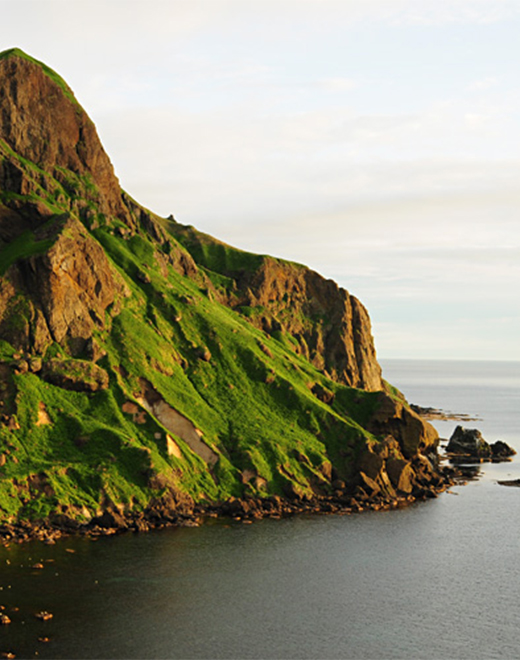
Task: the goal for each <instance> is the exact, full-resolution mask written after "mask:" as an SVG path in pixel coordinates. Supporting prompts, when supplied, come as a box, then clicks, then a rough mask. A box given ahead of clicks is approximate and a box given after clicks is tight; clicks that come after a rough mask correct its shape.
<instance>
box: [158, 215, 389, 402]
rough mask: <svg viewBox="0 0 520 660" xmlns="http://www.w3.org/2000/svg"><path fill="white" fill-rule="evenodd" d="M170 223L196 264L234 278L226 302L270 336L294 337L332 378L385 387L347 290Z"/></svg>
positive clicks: (364, 316) (362, 312)
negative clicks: (278, 334)
mask: <svg viewBox="0 0 520 660" xmlns="http://www.w3.org/2000/svg"><path fill="white" fill-rule="evenodd" d="M169 227H170V231H171V232H172V233H173V234H174V235H175V236H176V237H177V238H178V239H179V241H181V242H182V243H183V245H184V246H185V247H186V248H187V249H188V250H189V251H190V253H191V254H192V256H193V257H194V259H195V260H196V261H197V263H199V264H200V265H202V266H205V267H206V268H207V269H208V270H209V271H210V273H211V272H213V273H215V272H216V273H218V274H219V275H223V276H225V277H227V278H229V279H230V280H231V281H232V282H233V284H232V288H231V291H229V287H228V290H227V291H226V294H225V296H224V300H223V302H225V304H227V305H229V306H231V307H232V308H233V309H236V310H238V311H241V310H242V312H243V313H244V314H245V315H246V317H247V318H248V320H249V321H250V322H251V323H252V324H253V325H255V326H256V327H259V328H261V329H262V330H264V331H265V332H267V333H269V334H270V335H276V334H277V333H283V334H285V335H286V336H287V337H290V338H291V339H290V341H291V342H292V345H293V349H294V350H295V351H296V352H297V353H298V354H299V355H303V356H304V357H306V358H307V359H308V360H309V361H310V362H311V363H312V364H313V365H314V366H315V367H316V368H317V369H320V370H321V371H323V372H324V373H325V374H327V375H328V376H329V377H330V378H332V379H333V380H336V381H338V382H340V383H344V384H345V385H348V386H350V387H357V388H359V389H363V390H369V391H377V390H383V389H384V383H383V381H382V378H381V367H380V366H379V363H378V362H377V358H376V351H375V347H374V340H373V337H372V331H371V326H370V318H369V316H368V313H367V311H366V309H365V308H364V307H363V305H362V304H361V303H360V302H359V300H358V299H357V298H355V297H354V296H352V295H351V294H349V293H348V291H346V290H345V289H342V288H341V287H339V286H338V285H337V284H336V283H335V282H334V281H332V280H327V279H325V278H324V277H322V276H321V275H319V274H318V273H316V272H314V271H313V270H311V269H309V268H306V267H304V266H301V265H299V264H295V263H290V262H287V261H282V260H280V259H274V258H272V257H267V256H260V255H254V258H253V259H249V260H247V259H245V258H244V256H241V255H246V254H247V253H240V251H238V250H235V249H234V248H232V247H230V246H228V245H225V244H223V243H221V242H219V241H217V240H215V239H213V238H212V237H210V236H207V235H205V234H201V233H200V232H197V231H196V230H194V229H193V228H191V227H186V226H183V225H179V224H176V223H175V224H173V223H170V225H169ZM210 276H211V275H210Z"/></svg>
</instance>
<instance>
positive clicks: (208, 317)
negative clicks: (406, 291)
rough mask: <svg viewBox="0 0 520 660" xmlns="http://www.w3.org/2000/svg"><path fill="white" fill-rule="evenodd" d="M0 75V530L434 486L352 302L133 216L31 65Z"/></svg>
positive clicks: (97, 523) (57, 84) (114, 525)
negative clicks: (0, 527)
mask: <svg viewBox="0 0 520 660" xmlns="http://www.w3.org/2000/svg"><path fill="white" fill-rule="evenodd" d="M0 81H1V85H0V524H3V530H4V534H5V535H9V534H11V535H12V534H16V533H18V534H21V533H22V532H21V531H20V530H22V531H23V530H24V529H25V530H26V531H25V532H23V534H29V533H33V535H34V534H36V532H34V530H39V531H38V532H37V534H40V537H44V536H45V535H46V534H49V533H51V531H52V530H54V531H52V533H53V534H59V533H60V530H63V529H89V530H91V531H92V530H94V531H95V532H96V533H102V531H103V530H105V531H106V530H113V529H123V528H127V527H131V528H133V529H147V528H148V527H150V526H154V525H162V524H173V523H175V524H180V523H182V521H186V520H192V519H193V517H194V516H196V515H198V514H200V513H204V512H205V513H208V512H211V511H217V512H221V513H227V514H229V515H234V516H238V517H262V516H264V515H280V514H282V513H284V512H292V511H302V510H306V511H334V510H339V509H342V510H359V509H362V508H366V507H370V508H381V507H384V508H385V507H386V508H388V507H391V506H397V505H398V504H399V503H403V502H410V501H414V500H415V499H417V498H418V497H426V496H427V495H431V494H434V493H435V492H437V491H439V490H442V489H443V488H444V487H445V484H446V482H447V477H446V475H445V474H444V473H443V472H442V470H441V469H440V468H439V464H438V456H437V443H438V438H437V434H436V432H435V431H434V429H433V427H431V426H430V425H429V424H427V423H426V422H423V421H422V420H421V418H420V417H418V416H417V415H416V414H415V413H413V412H412V411H411V410H410V408H409V406H408V405H407V403H406V402H405V401H404V400H403V398H402V396H401V395H400V394H399V393H398V392H397V391H395V390H394V389H393V388H391V387H390V386H389V385H387V384H386V383H385V382H384V381H383V380H382V377H381V369H380V366H379V364H378V362H377V359H376V353H375V349H374V342H373V338H372V333H371V328H370V320H369V316H368V313H367V311H366V310H365V308H364V307H363V305H362V304H361V303H360V302H359V301H358V300H357V299H356V298H355V297H354V296H352V295H351V294H349V293H348V292H347V291H345V290H344V289H342V288H340V287H338V285H337V284H336V283H335V282H333V281H331V280H326V279H325V278H323V277H322V276H320V275H319V274H318V273H315V272H313V271H312V270H310V269H308V268H306V267H305V266H302V265H300V264H294V263H291V262H287V261H283V260H280V259H275V258H273V257H269V256H264V255H254V254H250V253H247V252H243V251H241V250H237V249H235V248H232V247H230V246H228V245H225V244H224V243H221V242H220V241H218V240H216V239H214V238H212V237H210V236H207V235H205V234H203V233H201V232H199V231H197V230H196V229H194V228H193V227H187V226H184V225H180V224H178V223H176V222H175V221H174V220H173V219H172V218H169V219H166V218H160V217H158V216H156V215H155V214H153V213H152V212H150V211H148V210H147V209H144V208H143V207H141V206H140V205H139V204H138V203H137V202H135V201H134V200H133V199H132V198H131V197H130V196H129V195H128V194H127V193H126V192H124V191H123V190H121V188H120V186H119V182H118V180H117V177H116V176H115V174H114V170H113V167H112V164H111V163H110V160H109V158H108V156H107V155H106V153H105V151H104V149H103V147H102V145H101V142H100V140H99V138H98V135H97V132H96V129H95V126H94V125H93V123H92V121H91V120H90V119H89V118H88V116H87V115H86V113H85V111H84V110H83V109H82V108H81V106H80V105H79V103H78V102H77V100H76V99H75V97H74V94H73V92H72V91H71V90H70V88H69V87H68V86H67V85H66V83H65V82H64V81H63V80H62V79H61V78H60V77H59V76H58V74H56V73H55V72H54V71H52V70H51V69H49V68H48V67H47V66H46V65H45V64H43V63H41V62H38V61H37V60H35V59H33V58H32V57H29V56H28V55H26V54H25V53H23V52H22V51H20V50H18V49H11V50H9V51H4V52H3V53H0ZM27 530H33V531H32V532H30V531H27Z"/></svg>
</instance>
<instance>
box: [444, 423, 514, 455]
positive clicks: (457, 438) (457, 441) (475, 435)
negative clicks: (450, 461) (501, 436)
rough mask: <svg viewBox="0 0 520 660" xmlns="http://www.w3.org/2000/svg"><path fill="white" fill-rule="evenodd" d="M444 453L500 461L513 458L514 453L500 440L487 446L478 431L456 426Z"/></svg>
mask: <svg viewBox="0 0 520 660" xmlns="http://www.w3.org/2000/svg"><path fill="white" fill-rule="evenodd" d="M446 453H448V454H450V455H453V456H469V457H471V458H480V459H491V460H500V459H507V458H508V457H510V456H514V455H515V454H516V451H515V450H514V449H513V448H512V447H510V446H509V445H508V444H506V443H505V442H502V441H501V440H497V442H494V443H492V444H489V443H488V442H486V440H484V438H483V436H482V433H481V432H480V431H479V430H478V429H466V428H464V427H462V426H457V428H456V429H455V431H453V434H452V436H451V438H450V440H449V442H448V444H447V446H446Z"/></svg>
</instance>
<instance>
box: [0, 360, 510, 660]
mask: <svg viewBox="0 0 520 660" xmlns="http://www.w3.org/2000/svg"><path fill="white" fill-rule="evenodd" d="M382 366H383V372H384V376H385V378H386V379H387V380H388V381H389V382H391V383H392V384H394V385H395V386H397V387H398V388H399V389H400V390H401V391H402V392H403V393H404V394H405V395H406V397H407V398H408V400H409V401H410V402H412V403H416V404H418V405H421V406H432V407H435V408H440V409H443V410H444V411H450V412H453V413H466V414H468V415H470V416H472V417H475V418H478V419H477V420H475V421H471V422H464V423H463V425H464V426H467V427H469V428H478V429H480V430H481V432H482V433H483V435H484V437H485V438H486V439H487V440H488V442H494V441H495V440H503V441H505V442H507V443H508V444H510V445H511V446H513V447H514V448H516V450H517V451H518V452H519V456H517V457H514V459H513V460H512V461H511V462H508V463H498V464H490V463H483V464H481V465H478V466H476V467H475V469H474V472H475V474H474V478H473V479H472V480H470V481H469V482H468V483H467V485H460V486H454V487H452V488H450V489H449V491H448V492H446V493H443V494H442V495H440V496H439V497H438V498H437V499H434V500H428V501H426V502H421V503H417V504H414V505H412V506H411V507H409V508H407V509H400V510H396V511H388V512H366V513H361V514H353V515H348V516H340V515H328V516H325V515H323V516H319V515H315V516H304V515H300V516H295V517H292V518H287V519H282V520H262V521H259V522H255V523H254V524H252V525H245V524H241V523H234V522H229V521H224V520H219V521H211V522H208V523H207V524H204V525H202V526H200V527H198V528H184V529H170V530H162V531H157V532H152V533H148V534H139V535H134V534H126V535H122V536H117V537H110V538H102V539H99V540H96V541H95V540H89V539H82V538H67V539H63V540H61V541H59V542H58V543H56V545H44V544H41V543H29V544H25V545H16V544H13V545H11V546H10V547H9V548H0V605H1V606H2V607H3V608H5V609H3V613H5V614H7V615H8V616H9V618H10V619H11V623H10V624H9V625H3V626H0V655H1V654H7V653H12V654H13V655H15V656H16V657H18V658H69V659H73V658H165V659H166V658H237V659H242V658H243V659H247V658H255V659H257V658H258V659H262V658H273V659H274V658H280V659H282V658H294V659H298V658H320V659H322V658H323V659H326V658H338V659H352V660H358V659H359V660H361V659H378V660H379V659H386V658H397V659H410V660H412V659H413V660H420V659H422V658H424V659H438V660H440V659H443V660H444V659H458V658H468V659H470V658H471V660H477V659H488V658H500V659H512V658H519V657H520V529H519V520H520V488H515V487H506V486H502V485H499V484H498V483H497V481H499V480H513V479H518V478H520V362H484V361H474V362H469V361H412V360H383V361H382ZM460 423H461V422H459V421H455V420H448V421H438V422H434V425H435V426H436V428H437V429H438V431H439V433H440V435H441V437H443V438H448V437H449V436H450V435H451V433H452V432H453V430H454V428H455V426H456V425H457V424H460ZM38 563H40V564H42V565H43V566H44V568H43V569H41V568H40V569H38V568H33V567H34V566H35V565H37V564H38ZM40 611H48V612H50V613H52V614H53V618H52V619H51V620H49V621H41V620H38V619H37V618H36V617H35V613H37V612H40ZM4 657H5V655H4Z"/></svg>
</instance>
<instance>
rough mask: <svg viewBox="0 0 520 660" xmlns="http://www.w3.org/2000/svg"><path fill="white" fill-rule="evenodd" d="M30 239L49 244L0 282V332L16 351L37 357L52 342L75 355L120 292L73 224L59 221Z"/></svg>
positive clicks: (96, 248)
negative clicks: (17, 349)
mask: <svg viewBox="0 0 520 660" xmlns="http://www.w3.org/2000/svg"><path fill="white" fill-rule="evenodd" d="M35 236H36V239H37V240H38V239H39V240H41V241H42V242H43V241H45V240H48V241H50V242H51V243H52V242H53V243H52V245H51V247H50V248H49V249H48V250H47V251H46V252H43V253H42V254H36V255H34V256H32V257H30V258H29V259H27V260H24V261H20V262H19V263H18V264H15V265H13V266H11V268H10V269H9V270H8V271H7V273H6V276H5V277H4V278H2V280H1V281H0V333H1V334H2V336H4V337H5V338H6V339H7V340H8V341H10V342H11V343H12V344H13V345H14V346H16V347H18V348H20V349H22V350H34V351H35V352H37V353H42V352H43V351H44V350H45V348H46V346H48V345H49V344H50V343H51V342H52V341H56V342H58V343H63V342H65V341H67V342H68V343H69V345H70V348H71V350H72V352H73V353H75V352H77V351H78V350H82V348H83V347H84V345H85V343H86V341H87V339H89V338H90V337H91V335H92V331H93V330H94V328H96V327H98V328H102V327H104V317H105V310H106V309H107V307H108V306H109V305H111V304H112V303H113V302H114V299H115V297H116V295H117V294H120V295H124V294H125V293H126V289H125V287H124V285H123V283H122V281H121V279H120V278H119V277H117V275H116V274H115V272H114V271H113V269H112V268H111V266H110V264H109V262H108V260H107V258H106V255H105V253H104V251H103V250H102V248H101V246H100V245H99V244H98V243H97V242H96V241H94V240H93V239H92V238H91V237H90V236H89V235H88V233H87V231H86V230H85V228H84V227H83V225H81V223H80V222H79V221H78V220H76V219H74V218H72V217H65V218H63V219H60V220H58V221H57V222H56V223H55V224H54V225H53V227H52V228H51V229H50V230H43V229H40V230H37V231H36V234H35ZM22 296H23V298H22ZM22 300H23V302H22Z"/></svg>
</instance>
